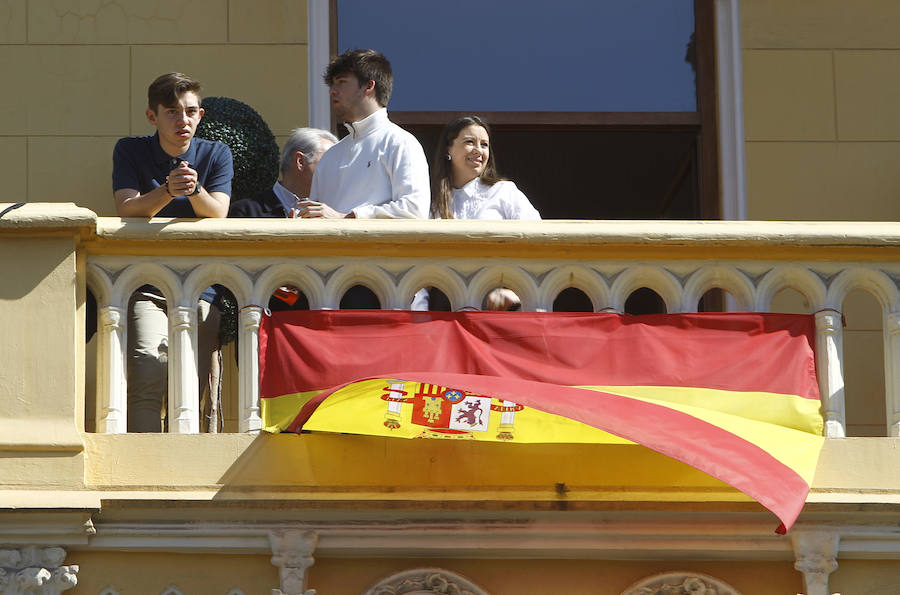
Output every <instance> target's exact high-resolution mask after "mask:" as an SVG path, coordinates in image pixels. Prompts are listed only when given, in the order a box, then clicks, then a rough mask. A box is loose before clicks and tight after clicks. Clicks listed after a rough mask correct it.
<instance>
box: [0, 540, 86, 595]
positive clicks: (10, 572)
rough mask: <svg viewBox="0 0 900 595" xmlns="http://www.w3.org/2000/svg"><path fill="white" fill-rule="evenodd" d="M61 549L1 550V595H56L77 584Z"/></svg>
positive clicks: (32, 547) (28, 548)
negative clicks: (65, 563)
mask: <svg viewBox="0 0 900 595" xmlns="http://www.w3.org/2000/svg"><path fill="white" fill-rule="evenodd" d="M65 560H66V550H64V549H63V548H61V547H38V546H33V545H32V546H27V547H20V548H12V547H5V548H0V595H59V594H60V593H62V592H63V591H66V590H68V589H71V588H72V587H74V586H75V585H76V584H78V566H74V565H70V566H63V565H62V564H63V562H65Z"/></svg>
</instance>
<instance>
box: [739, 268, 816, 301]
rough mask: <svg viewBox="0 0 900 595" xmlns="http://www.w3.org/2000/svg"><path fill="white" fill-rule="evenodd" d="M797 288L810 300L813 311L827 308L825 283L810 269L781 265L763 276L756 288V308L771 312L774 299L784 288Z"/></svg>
mask: <svg viewBox="0 0 900 595" xmlns="http://www.w3.org/2000/svg"><path fill="white" fill-rule="evenodd" d="M787 288H791V289H795V290H797V291H799V292H800V293H801V294H802V295H803V297H805V298H806V299H807V301H809V303H810V305H811V306H812V311H813V312H815V311H817V310H821V309H822V308H825V307H826V305H825V284H824V283H822V280H821V279H819V278H818V277H817V276H816V275H814V274H813V273H812V271H810V270H809V269H804V268H801V267H796V266H779V267H775V268H774V269H772V270H771V271H769V272H768V273H766V274H765V276H763V278H762V280H761V281H760V282H759V285H758V286H757V288H756V306H755V307H756V310H757V311H758V312H769V311H770V310H771V308H772V300H773V299H775V296H776V295H777V294H778V292H779V291H781V290H782V289H787Z"/></svg>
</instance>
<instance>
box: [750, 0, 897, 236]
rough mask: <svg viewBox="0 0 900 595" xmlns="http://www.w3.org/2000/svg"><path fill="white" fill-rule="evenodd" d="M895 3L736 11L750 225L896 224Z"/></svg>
mask: <svg viewBox="0 0 900 595" xmlns="http://www.w3.org/2000/svg"><path fill="white" fill-rule="evenodd" d="M898 27H900V3H897V2H895V1H894V0H861V1H859V2H847V1H846V0H792V1H790V2H784V1H783V0H744V1H742V2H741V33H742V43H743V70H744V124H745V133H746V140H747V144H746V149H747V155H746V158H747V211H748V218H750V219H815V220H851V221H853V220H887V221H895V220H897V219H900V200H897V196H898V194H900V168H898V167H897V163H898V162H900V107H898V106H900V37H898V36H897V33H896V32H897V29H898Z"/></svg>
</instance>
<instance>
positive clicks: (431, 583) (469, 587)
mask: <svg viewBox="0 0 900 595" xmlns="http://www.w3.org/2000/svg"><path fill="white" fill-rule="evenodd" d="M401 593H402V594H405V595H430V594H432V593H434V594H440V595H445V594H446V595H450V594H454V595H489V593H488V592H487V591H485V590H484V589H482V588H481V587H479V586H478V585H476V584H475V583H473V582H472V581H470V580H469V579H467V578H466V577H464V576H462V575H461V574H457V573H455V572H451V571H449V570H444V569H443V568H413V569H411V570H403V571H401V572H398V573H396V574H392V575H390V576H389V577H386V578H383V579H381V580H379V581H378V582H376V583H375V584H373V585H372V586H370V587H369V588H368V589H366V590H365V591H363V595H400V594H401Z"/></svg>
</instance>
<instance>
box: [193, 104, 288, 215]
mask: <svg viewBox="0 0 900 595" xmlns="http://www.w3.org/2000/svg"><path fill="white" fill-rule="evenodd" d="M202 106H203V109H204V110H206V113H205V114H204V116H203V119H202V120H200V125H199V126H197V137H198V138H205V139H207V140H216V141H219V142H223V143H225V144H226V145H228V147H229V148H230V149H231V155H232V156H233V157H234V181H233V182H232V184H231V200H232V202H234V201H236V200H240V199H242V198H247V197H248V196H252V195H254V194H256V193H257V192H260V191H262V190H266V189H268V188H271V187H272V185H273V184H274V183H275V180H277V179H278V165H279V163H278V162H279V159H280V154H279V150H278V143H276V142H275V136H274V135H273V134H272V131H271V130H270V129H269V126H268V124H266V122H265V120H263V119H262V116H260V115H259V114H258V113H257V112H256V110H254V109H253V108H252V107H250V106H249V105H247V104H246V103H243V102H241V101H238V100H237V99H231V98H230V97H207V98H205V99H204V100H203V103H202Z"/></svg>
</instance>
